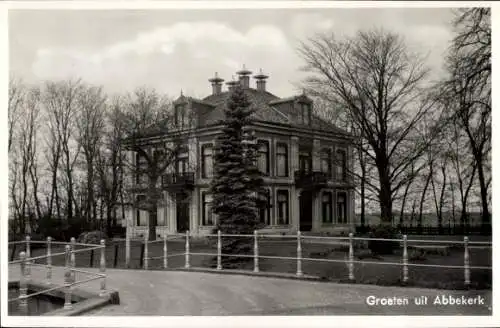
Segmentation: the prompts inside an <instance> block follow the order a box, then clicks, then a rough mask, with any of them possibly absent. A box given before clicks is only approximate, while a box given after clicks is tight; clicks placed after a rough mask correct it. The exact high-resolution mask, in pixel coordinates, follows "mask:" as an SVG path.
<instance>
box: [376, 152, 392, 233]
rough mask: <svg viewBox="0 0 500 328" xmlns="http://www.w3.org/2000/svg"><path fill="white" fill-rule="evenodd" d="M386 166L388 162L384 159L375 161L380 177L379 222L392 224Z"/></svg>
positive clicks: (389, 181)
mask: <svg viewBox="0 0 500 328" xmlns="http://www.w3.org/2000/svg"><path fill="white" fill-rule="evenodd" d="M388 166H389V165H388V162H387V160H385V159H383V160H381V161H379V162H378V163H377V169H378V172H379V179H380V190H379V200H380V223H381V224H382V225H389V226H390V225H392V192H391V180H390V178H389V169H388Z"/></svg>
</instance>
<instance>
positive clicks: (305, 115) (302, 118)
mask: <svg viewBox="0 0 500 328" xmlns="http://www.w3.org/2000/svg"><path fill="white" fill-rule="evenodd" d="M299 105H300V109H299V122H300V123H302V124H305V125H309V124H310V122H311V104H310V103H306V102H302V103H300V104H299Z"/></svg>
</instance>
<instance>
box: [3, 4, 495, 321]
mask: <svg viewBox="0 0 500 328" xmlns="http://www.w3.org/2000/svg"><path fill="white" fill-rule="evenodd" d="M467 6H476V7H485V6H491V7H492V28H493V31H494V32H493V34H494V35H496V33H495V30H496V29H499V24H500V22H498V20H499V19H500V6H499V5H497V4H495V3H493V2H423V1H415V2H404V1H401V2H388V1H377V2H367V1H334V2H329V1H262V0H261V1H168V2H162V1H132V0H131V1H21V0H20V1H16V2H12V1H9V2H3V3H0V49H1V50H0V65H1V67H0V72H2V73H4V74H0V85H1V86H2V88H0V100H1V101H3V104H4V107H3V108H4V109H5V110H4V111H2V114H3V115H4V117H3V118H2V119H0V122H2V128H0V138H1V141H2V142H1V143H0V149H1V155H0V159H1V160H0V172H2V174H1V175H0V217H1V220H0V232H1V238H0V241H1V245H0V246H1V247H0V254H3V255H4V256H1V259H0V260H1V261H2V262H1V265H0V268H1V273H0V276H1V278H2V286H4V283H7V282H6V280H7V279H6V277H7V273H8V269H7V265H6V263H4V262H7V257H8V255H7V254H8V251H7V221H8V220H7V217H8V206H7V204H8V173H7V172H8V164H7V163H8V162H7V132H6V131H7V123H6V122H7V119H6V116H7V110H6V108H7V98H8V93H7V90H8V89H7V88H8V72H9V67H8V19H7V11H8V9H75V10H76V9H224V8H232V9H255V8H264V9H272V8H296V9H299V8H340V7H342V8H362V7H364V8H370V7H385V8H398V7H399V8H401V7H405V8H422V7H425V8H437V7H448V8H450V7H467ZM499 33H500V32H499ZM497 48H498V47H497V42H495V41H494V42H493V50H492V51H493V61H495V60H494V59H495V58H496V57H497V56H498V51H497ZM493 67H496V65H495V64H493ZM5 73H7V74H5ZM497 75H498V74H496V73H495V72H493V77H492V78H493V81H492V84H493V90H495V89H494V86H495V85H497V84H499V83H497V82H498V79H497ZM493 104H496V102H495V99H494V100H493ZM495 117H496V115H495V112H494V111H493V120H492V124H493V126H494V125H495ZM497 134H498V132H496V131H495V129H494V128H493V136H492V138H493V141H494V140H496V139H497ZM498 156H499V155H498V150H497V149H496V148H495V147H493V150H492V163H493V164H495V163H497V162H498ZM496 185H497V183H496V179H493V181H492V187H493V188H492V193H493V196H495V195H496V192H495V189H496V188H495V187H496ZM492 199H494V197H492ZM492 212H493V213H500V202H493V205H492ZM499 231H500V230H499V229H495V228H494V229H493V240H497V239H498V235H499ZM498 254H499V251H495V249H493V258H494V261H493V267H495V266H496V263H497V257H498ZM5 255H7V256H5ZM497 271H498V270H497ZM493 281H494V282H495V284H494V286H493V295H498V294H499V293H498V292H499V290H498V289H499V287H498V285H499V284H498V281H500V271H499V272H496V271H495V270H493ZM0 292H1V297H2V298H1V299H2V300H6V299H7V289H6V288H0ZM494 299H495V298H494V297H493V300H494ZM493 314H494V315H493V316H491V317H470V316H441V317H440V316H369V315H367V316H337V317H332V316H313V317H305V316H293V317H207V316H205V317H135V316H131V317H84V319H83V317H80V318H78V317H65V318H57V317H43V316H42V317H29V318H20V317H9V316H7V303H6V302H5V301H2V302H1V312H0V315H1V316H2V325H3V326H10V327H13V326H19V327H41V326H49V327H67V326H72V327H80V326H85V327H139V326H149V327H164V326H173V327H177V326H202V327H255V326H263V327H267V326H274V327H276V326H282V327H311V326H315V327H316V326H321V327H332V326H335V327H338V326H349V327H357V326H363V325H366V324H367V323H369V324H371V325H374V326H386V327H401V326H404V327H422V326H426V327H427V326H432V327H437V326H444V327H449V326H455V327H468V326H476V327H477V326H482V327H494V326H495V324H498V323H499V322H500V307H499V306H498V302H494V304H493ZM82 319H83V320H82Z"/></svg>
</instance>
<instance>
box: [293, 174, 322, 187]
mask: <svg viewBox="0 0 500 328" xmlns="http://www.w3.org/2000/svg"><path fill="white" fill-rule="evenodd" d="M294 177H295V185H296V186H297V188H303V189H320V188H324V187H326V186H327V184H328V180H329V179H330V177H329V176H328V174H327V173H324V172H320V171H295V175H294Z"/></svg>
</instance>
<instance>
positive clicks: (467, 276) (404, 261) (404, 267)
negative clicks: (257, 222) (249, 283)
mask: <svg viewBox="0 0 500 328" xmlns="http://www.w3.org/2000/svg"><path fill="white" fill-rule="evenodd" d="M205 236H206V237H217V252H216V253H207V252H203V253H201V252H192V251H191V249H190V234H189V231H186V233H185V235H179V234H173V235H172V234H171V235H168V234H166V233H165V234H164V236H163V238H161V239H159V240H155V241H149V240H148V236H147V234H146V236H145V238H144V249H143V254H142V255H143V261H144V262H143V268H144V269H148V268H149V261H150V260H156V259H163V268H164V269H167V268H168V258H170V257H173V256H184V257H185V261H184V268H186V269H189V268H190V267H191V264H190V258H191V256H197V255H199V256H216V257H217V267H216V268H217V270H223V266H222V257H249V258H253V262H254V266H253V267H254V268H253V271H254V272H259V260H260V259H277V260H294V261H296V272H295V275H296V276H297V277H302V276H303V275H304V272H303V270H302V263H303V262H304V261H311V262H313V261H315V262H326V263H328V262H329V263H334V262H337V263H345V264H346V265H347V268H348V279H349V280H350V281H354V280H355V276H354V267H355V265H356V264H374V265H393V266H399V267H401V273H402V281H403V283H407V282H408V279H409V276H408V272H409V268H410V267H437V268H447V269H461V270H463V271H464V285H465V286H466V287H467V286H470V285H471V270H474V269H481V270H492V267H491V266H472V265H471V264H470V261H471V260H470V247H471V246H476V247H477V246H483V247H487V248H491V247H492V244H491V242H476V241H475V242H471V241H469V238H468V237H464V239H463V241H457V240H420V239H415V240H411V239H410V240H409V239H408V238H407V236H406V235H403V236H402V238H401V239H385V238H365V237H354V235H353V234H352V233H350V234H349V236H348V237H329V236H304V235H302V234H301V232H300V231H299V232H297V234H296V235H272V234H259V233H258V231H254V233H253V234H222V233H221V232H220V231H218V232H217V234H208V235H205ZM169 237H174V238H179V237H181V238H185V250H184V252H180V253H175V254H169V253H168V248H167V241H168V240H172V238H169ZM223 237H246V238H253V254H226V253H222V238H223ZM265 238H281V239H295V240H296V256H271V255H260V254H259V239H265ZM307 239H321V240H335V241H344V242H347V245H346V246H347V249H348V251H347V256H346V257H345V258H344V259H329V258H312V257H303V254H302V243H303V241H304V240H307ZM355 241H379V242H398V243H399V244H400V247H401V248H402V256H401V261H400V262H394V261H393V262H386V261H384V262H377V261H365V260H355V259H354V249H355V246H354V242H355ZM129 242H130V239H129ZM160 242H163V254H162V255H160V256H155V257H150V255H149V248H148V245H151V244H153V243H160ZM408 243H417V244H418V243H422V244H435V245H436V244H437V245H442V244H448V245H452V244H455V245H463V249H464V253H463V254H464V255H463V259H464V260H463V265H438V264H424V263H409V261H408V248H409V246H408ZM127 259H128V261H129V260H130V255H127Z"/></svg>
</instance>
